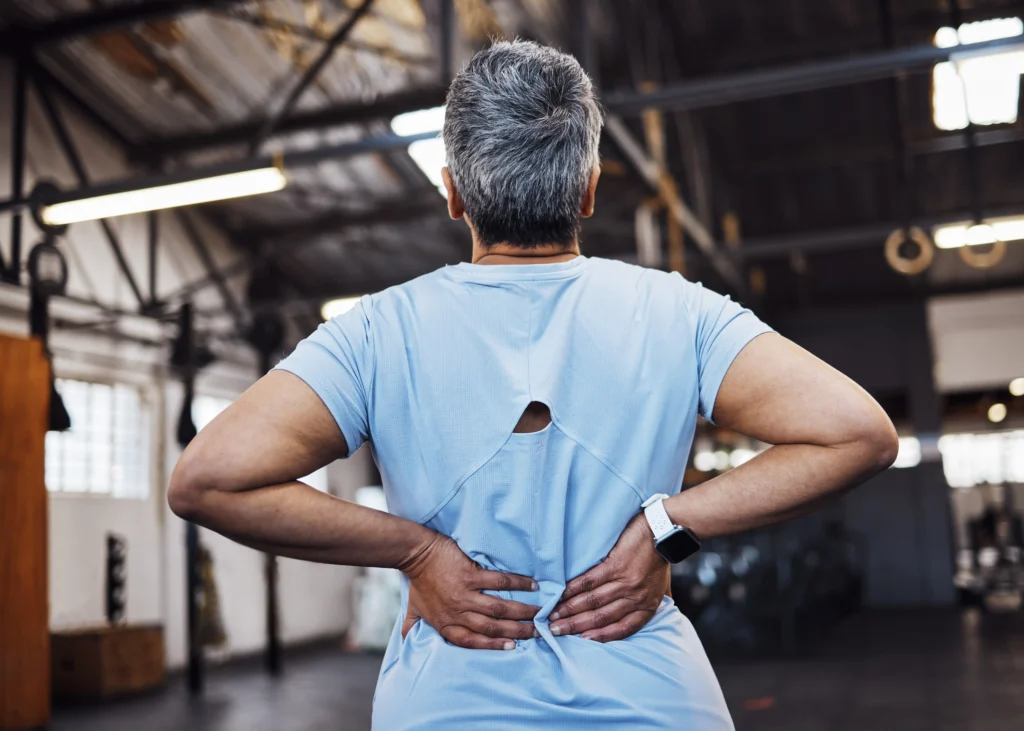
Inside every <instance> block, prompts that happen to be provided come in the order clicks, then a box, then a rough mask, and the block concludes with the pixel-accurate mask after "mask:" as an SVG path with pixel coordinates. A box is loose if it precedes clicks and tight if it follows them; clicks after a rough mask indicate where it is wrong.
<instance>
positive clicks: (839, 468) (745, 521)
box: [551, 333, 898, 642]
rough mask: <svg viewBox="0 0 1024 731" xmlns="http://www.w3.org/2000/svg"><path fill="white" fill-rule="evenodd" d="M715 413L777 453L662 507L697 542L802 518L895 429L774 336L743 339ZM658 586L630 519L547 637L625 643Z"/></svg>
mask: <svg viewBox="0 0 1024 731" xmlns="http://www.w3.org/2000/svg"><path fill="white" fill-rule="evenodd" d="M713 416H714V419H715V422H716V423H718V424H720V425H722V426H726V427H730V428H732V429H735V430H736V431H738V432H740V433H741V434H745V435H747V436H750V437H754V438H755V439H759V440H761V441H763V442H767V443H769V444H773V445H775V446H773V447H771V448H769V449H768V450H766V451H765V452H764V453H762V454H760V455H758V456H757V457H755V458H754V459H752V460H750V461H749V462H747V463H746V464H744V465H742V466H740V467H738V468H737V469H734V470H731V471H730V472H726V473H725V474H722V475H720V476H718V477H716V478H714V479H712V480H709V481H707V482H705V483H703V484H701V485H698V486H697V487H693V488H690V489H689V490H686V491H685V492H682V493H680V494H679V495H676V496H674V497H672V498H669V499H668V500H666V501H665V507H666V508H667V510H668V512H669V515H670V516H671V517H672V520H673V522H675V523H676V524H678V525H685V526H686V527H688V528H690V529H691V530H692V531H693V532H694V533H696V534H697V535H698V536H699V537H701V538H711V537H714V536H719V535H725V534H728V533H736V532H739V531H744V530H750V529H752V528H758V527H760V526H764V525H768V524H771V523H777V522H779V521H783V520H787V519H789V518H795V517H797V516H799V515H802V514H804V513H807V512H810V511H811V510H814V509H815V508H817V507H819V506H820V505H822V504H823V503H825V502H827V501H828V500H830V499H831V498H833V497H834V496H835V495H837V494H839V493H840V492H842V491H843V490H847V489H849V488H851V487H854V486H855V485H857V484H858V483H860V482H862V481H863V480H865V479H867V478H868V477H871V476H872V475H874V474H875V473H877V472H879V471H881V470H883V469H885V468H886V467H888V466H889V465H891V464H892V462H893V460H895V459H896V450H897V447H898V440H897V438H896V432H895V430H894V429H893V426H892V423H891V422H890V421H889V418H888V417H887V416H886V415H885V412H883V411H882V409H881V407H880V406H879V405H878V404H877V403H875V401H874V399H872V398H871V397H870V396H869V395H868V394H867V393H866V392H865V391H864V390H863V389H862V388H861V387H860V386H858V385H857V384H855V383H854V382H853V381H851V380H850V379H849V378H847V377H846V376H844V375H843V374H841V373H839V371H837V370H835V369H834V368H832V367H830V366H829V365H827V364H825V363H823V362H822V361H820V360H818V359H817V358H815V357H814V356H813V355H811V354H810V353H808V352H807V351H805V350H803V349H802V348H800V347H798V346H797V345H794V344H793V343H791V342H790V341H788V340H786V339H785V338H783V337H781V336H779V335H776V334H774V333H769V334H765V335H761V336H760V337H757V338H755V339H754V340H752V341H751V342H750V343H748V344H747V346H746V347H745V348H744V349H743V350H742V351H741V352H740V354H739V355H738V356H737V357H736V359H735V360H734V361H733V363H732V365H731V366H730V367H729V370H728V372H727V373H726V376H725V379H724V380H723V382H722V385H721V387H720V388H719V391H718V396H717V398H716V400H715V407H714V414H713ZM668 582H669V572H668V565H667V564H666V563H665V560H664V559H662V558H661V556H660V555H659V554H658V552H657V551H656V550H655V547H654V541H653V540H652V536H651V530H650V527H649V526H648V525H647V521H646V519H645V518H644V516H643V515H642V514H640V515H637V516H636V517H635V518H634V519H633V520H632V521H631V522H630V524H629V525H628V526H627V528H626V530H625V531H623V533H622V535H621V536H620V538H619V541H618V543H616V545H615V548H614V549H612V552H611V553H610V554H609V555H608V557H607V558H606V559H605V560H604V561H603V562H601V563H600V564H598V565H597V566H595V567H594V568H592V569H591V570H590V571H587V572H586V573H584V574H583V575H581V576H579V577H577V578H575V579H573V580H572V581H570V582H569V584H568V585H567V586H566V589H565V593H564V594H563V602H562V603H561V604H559V605H558V606H557V607H555V611H554V613H552V615H551V617H552V618H553V619H555V620H557V621H556V622H555V623H554V624H552V631H553V632H555V634H580V633H582V634H583V636H584V637H586V638H591V639H595V640H599V641H602V642H604V641H609V640H617V639H622V638H624V637H628V636H629V635H631V634H633V633H634V632H636V631H637V630H638V629H640V627H642V626H643V625H644V624H645V623H646V622H647V621H648V620H649V619H650V617H651V616H652V615H653V614H654V612H655V611H656V610H657V608H658V606H659V605H660V603H661V601H662V597H663V596H664V595H665V590H666V587H667V586H668ZM556 615H557V616H556Z"/></svg>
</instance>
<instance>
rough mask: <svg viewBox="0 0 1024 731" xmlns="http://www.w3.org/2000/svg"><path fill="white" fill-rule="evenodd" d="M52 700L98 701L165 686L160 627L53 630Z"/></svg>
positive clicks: (161, 628) (162, 632)
mask: <svg viewBox="0 0 1024 731" xmlns="http://www.w3.org/2000/svg"><path fill="white" fill-rule="evenodd" d="M50 647H51V652H52V658H53V664H52V674H53V700H54V701H55V702H58V703H59V702H67V701H74V702H80V701H90V700H102V699H106V698H111V697H114V696H118V695H125V694H128V693H137V692H139V691H143V690H149V689H151V688H156V687H158V686H160V685H162V684H163V682H164V674H165V673H164V630H163V627H161V626H159V625H148V626H147V625H136V626H119V627H96V628H89V629H81V630H73V631H69V632H55V633H53V635H52V637H51V640H50Z"/></svg>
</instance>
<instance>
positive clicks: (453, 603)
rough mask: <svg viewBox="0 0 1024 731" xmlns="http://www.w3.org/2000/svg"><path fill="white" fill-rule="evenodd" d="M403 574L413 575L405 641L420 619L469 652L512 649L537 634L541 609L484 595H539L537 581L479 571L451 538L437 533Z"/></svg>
mask: <svg viewBox="0 0 1024 731" xmlns="http://www.w3.org/2000/svg"><path fill="white" fill-rule="evenodd" d="M402 571H403V572H404V573H405V575H406V576H408V577H409V608H408V611H407V612H406V615H405V621H404V622H403V623H402V636H403V637H405V636H406V635H407V634H408V633H409V630H410V629H412V626H413V625H414V624H416V622H417V621H419V620H420V619H422V620H423V621H425V622H426V623H427V624H429V625H430V626H431V627H433V628H434V629H435V630H436V631H437V632H438V633H439V634H440V635H441V636H442V637H444V638H445V639H446V640H448V642H450V643H452V644H453V645H458V646H459V647H465V648H469V649H479V650H511V649H514V648H515V642H514V640H525V639H528V638H530V637H533V636H534V632H535V630H534V626H533V623H532V622H531V621H530V620H532V619H533V618H534V617H535V616H536V615H537V612H538V611H540V607H536V606H531V605H529V604H522V603H521V602H514V601H509V600H505V599H500V598H498V597H494V596H490V595H488V594H484V593H483V591H484V590H485V589H487V590H494V591H515V590H519V591H535V590H536V588H537V586H536V584H535V583H534V581H533V580H532V579H529V578H527V577H525V576H518V575H516V574H502V573H498V572H496V571H487V570H486V569H483V568H481V567H480V566H479V565H478V564H477V563H475V562H474V561H473V560H472V559H470V558H469V557H468V556H467V555H466V554H465V553H463V552H462V549H460V548H459V547H458V545H457V544H456V543H455V541H453V540H452V539H450V538H448V537H447V536H443V535H441V534H438V535H437V537H436V538H435V539H434V540H433V541H432V542H431V543H430V544H429V545H428V546H426V547H425V548H424V549H423V551H421V552H420V553H419V554H418V555H417V556H416V557H415V558H414V559H413V560H412V561H410V563H409V565H408V566H403V567H402Z"/></svg>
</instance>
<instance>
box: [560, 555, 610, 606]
mask: <svg viewBox="0 0 1024 731" xmlns="http://www.w3.org/2000/svg"><path fill="white" fill-rule="evenodd" d="M614 575H615V569H614V568H613V567H612V565H611V563H610V562H608V561H602V562H601V563H599V564H598V565H597V566H595V567H594V568H592V569H590V571H587V572H586V573H584V574H580V575H579V576H577V577H576V578H575V579H573V580H572V581H570V582H569V583H568V584H566V585H565V591H563V592H562V599H563V601H564V600H566V599H571V598H572V597H574V596H576V595H578V594H582V593H584V592H587V591H593V590H594V589H596V588H597V587H599V586H601V585H602V584H607V583H608V582H609V581H611V580H612V579H613V578H614Z"/></svg>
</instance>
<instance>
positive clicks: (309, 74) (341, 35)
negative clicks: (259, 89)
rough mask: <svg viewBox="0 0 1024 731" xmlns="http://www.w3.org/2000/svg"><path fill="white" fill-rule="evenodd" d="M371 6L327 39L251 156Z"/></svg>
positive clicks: (357, 12)
mask: <svg viewBox="0 0 1024 731" xmlns="http://www.w3.org/2000/svg"><path fill="white" fill-rule="evenodd" d="M371 5H373V0H363V3H362V5H360V6H359V7H358V8H356V9H355V10H353V11H352V12H351V13H350V14H349V16H348V18H346V19H345V22H344V23H342V24H341V25H340V26H338V29H337V30H335V31H334V34H333V35H331V37H330V38H328V39H327V41H326V43H324V48H323V50H322V51H321V52H320V55H319V56H318V57H317V58H316V60H315V61H313V63H311V64H310V65H309V68H307V69H306V71H305V72H304V73H303V74H302V76H301V77H300V78H299V82H298V83H297V84H296V85H295V86H294V87H293V88H292V90H291V91H290V92H289V93H288V96H287V97H285V100H284V103H283V104H282V105H281V106H280V107H278V109H277V111H276V112H274V113H273V114H271V115H270V116H269V117H268V118H267V121H266V122H264V123H263V126H262V127H261V128H260V131H259V132H258V133H257V135H256V137H255V138H254V139H253V141H252V145H251V146H250V154H255V153H256V152H257V151H258V150H259V149H260V147H261V146H262V145H263V143H264V142H266V141H267V138H269V137H270V135H272V134H274V131H275V130H276V129H277V126H278V125H279V124H280V123H281V120H282V119H284V118H285V117H287V116H288V115H289V114H290V113H291V111H292V109H293V108H294V107H295V104H296V103H297V102H298V101H299V98H300V97H301V96H302V95H303V94H305V93H306V89H308V88H309V86H310V84H312V83H313V82H314V81H316V77H317V76H319V75H320V72H321V71H323V69H324V66H326V65H327V62H328V61H330V60H331V57H332V56H333V55H334V52H335V51H336V50H337V49H338V46H340V45H341V44H342V43H344V42H345V39H346V38H348V35H349V33H351V32H352V29H353V28H354V27H355V25H356V23H358V22H359V19H360V18H362V17H363V16H364V15H365V14H366V13H367V11H369V9H370V6H371Z"/></svg>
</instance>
